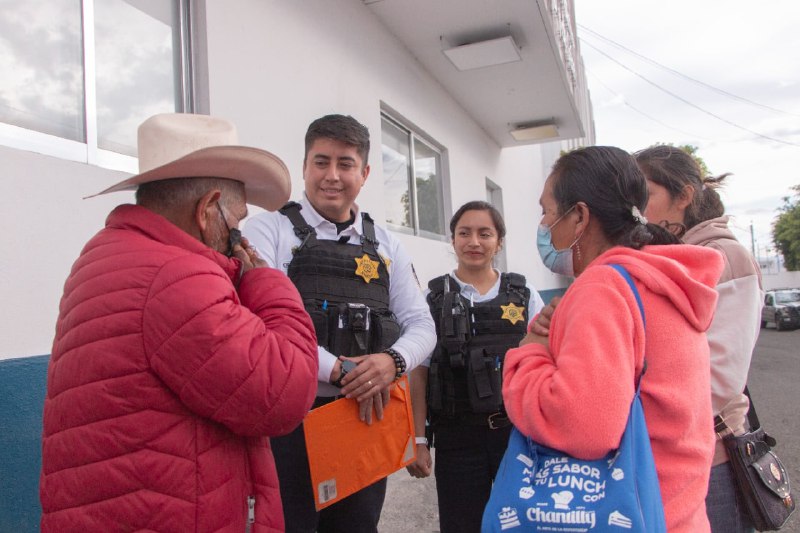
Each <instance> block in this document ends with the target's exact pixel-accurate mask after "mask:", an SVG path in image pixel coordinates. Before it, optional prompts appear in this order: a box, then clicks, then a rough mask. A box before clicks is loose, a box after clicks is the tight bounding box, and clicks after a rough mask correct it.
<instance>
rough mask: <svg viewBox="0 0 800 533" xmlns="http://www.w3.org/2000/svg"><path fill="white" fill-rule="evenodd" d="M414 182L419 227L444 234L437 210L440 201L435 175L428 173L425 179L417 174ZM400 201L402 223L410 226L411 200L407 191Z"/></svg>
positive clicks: (442, 222)
mask: <svg viewBox="0 0 800 533" xmlns="http://www.w3.org/2000/svg"><path fill="white" fill-rule="evenodd" d="M416 182H417V215H418V216H419V229H421V230H424V231H430V232H431V233H436V234H439V235H444V234H445V232H444V221H443V220H442V218H441V215H440V210H439V206H440V205H442V202H441V199H440V198H439V185H438V181H437V179H436V175H435V174H429V175H428V178H427V179H426V178H422V177H420V176H417V177H416ZM400 201H401V202H402V203H403V216H404V218H405V220H404V221H403V225H404V226H406V227H411V205H410V204H411V202H409V199H408V191H406V192H404V193H403V196H402V198H401V199H400Z"/></svg>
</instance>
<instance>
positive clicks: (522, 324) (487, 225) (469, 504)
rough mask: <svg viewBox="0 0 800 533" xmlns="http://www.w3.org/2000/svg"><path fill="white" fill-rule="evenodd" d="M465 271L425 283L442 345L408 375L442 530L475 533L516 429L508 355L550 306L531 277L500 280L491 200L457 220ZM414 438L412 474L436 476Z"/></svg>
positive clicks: (467, 207)
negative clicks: (507, 393)
mask: <svg viewBox="0 0 800 533" xmlns="http://www.w3.org/2000/svg"><path fill="white" fill-rule="evenodd" d="M450 233H451V235H452V244H453V249H454V251H455V254H456V258H457V259H458V266H457V267H456V269H455V270H454V271H453V272H451V273H450V274H445V275H444V276H440V277H438V278H434V279H432V280H431V281H430V283H428V293H427V299H428V305H429V307H430V309H431V314H432V315H433V319H434V321H435V322H436V333H437V338H438V342H437V344H436V348H435V350H434V352H433V354H432V355H431V358H430V359H429V360H428V361H426V362H425V363H423V365H421V366H419V367H417V368H416V369H414V371H413V372H412V374H411V394H412V399H413V408H414V422H415V425H416V431H417V435H425V434H426V431H425V429H426V420H427V421H428V422H429V423H430V427H429V429H430V430H431V431H430V433H431V435H432V442H431V444H432V445H435V447H436V469H435V470H436V471H435V475H436V491H437V494H438V499H439V525H440V531H441V532H442V533H472V532H475V533H478V532H479V531H480V528H481V518H482V515H483V508H484V507H485V506H486V502H487V501H488V500H489V493H490V491H491V488H492V481H493V480H494V476H495V474H496V472H497V468H498V466H499V465H500V460H501V459H502V457H503V452H505V449H506V446H507V445H508V437H509V434H510V432H511V423H510V422H509V421H508V417H507V416H506V413H505V410H504V408H503V398H502V388H501V376H502V365H503V359H504V358H505V353H506V350H508V349H509V348H511V347H514V346H517V344H518V343H519V341H520V340H521V339H522V337H524V336H525V331H526V328H527V326H528V320H529V318H530V317H533V316H534V315H535V314H536V313H537V312H538V311H539V309H541V308H542V306H543V305H544V304H543V302H542V299H541V298H540V297H539V294H538V293H537V292H536V291H535V290H533V288H532V287H530V286H529V285H528V284H527V283H526V281H525V277H524V276H522V275H520V274H514V273H500V272H499V271H498V270H497V269H496V268H494V267H493V259H494V257H495V255H496V254H497V253H498V252H499V251H500V249H501V247H502V246H503V239H504V238H505V235H506V227H505V223H504V222H503V217H502V216H501V215H500V213H499V212H498V211H497V209H495V208H494V207H493V206H492V205H491V204H489V203H487V202H481V201H475V202H468V203H466V204H464V205H463V206H461V208H459V209H458V211H456V213H455V215H453V218H452V219H451V220H450ZM427 445H428V442H427V440H426V439H425V438H424V437H418V438H417V460H416V462H414V463H412V464H411V465H409V466H408V471H409V473H410V474H411V475H412V476H414V477H427V476H428V475H430V472H431V463H432V460H431V454H430V451H429V449H428V446H427Z"/></svg>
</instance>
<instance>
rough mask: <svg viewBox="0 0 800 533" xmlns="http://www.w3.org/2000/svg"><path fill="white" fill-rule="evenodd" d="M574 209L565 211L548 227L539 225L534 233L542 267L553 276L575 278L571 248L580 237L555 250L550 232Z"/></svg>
mask: <svg viewBox="0 0 800 533" xmlns="http://www.w3.org/2000/svg"><path fill="white" fill-rule="evenodd" d="M574 208H575V206H574V205H573V206H572V207H570V208H569V209H567V211H566V212H565V213H564V214H563V215H561V216H560V217H558V219H557V220H556V221H555V222H553V223H552V224H551V225H550V226H547V225H545V224H539V229H538V230H537V232H536V248H537V249H538V250H539V256H540V257H541V258H542V262H543V263H544V266H546V267H547V268H549V269H550V271H551V272H553V273H555V274H561V275H562V276H570V277H574V276H575V268H574V266H573V264H572V247H573V246H575V243H577V242H578V240H580V238H581V235H578V237H577V238H576V239H575V240H574V241H572V244H570V245H569V246H568V247H566V248H564V249H563V250H556V247H555V246H554V245H553V235H552V233H551V232H550V230H551V229H552V228H554V227H555V226H556V224H558V223H559V222H561V219H562V218H564V217H565V216H567V213H569V212H570V211H572V210H573V209H574Z"/></svg>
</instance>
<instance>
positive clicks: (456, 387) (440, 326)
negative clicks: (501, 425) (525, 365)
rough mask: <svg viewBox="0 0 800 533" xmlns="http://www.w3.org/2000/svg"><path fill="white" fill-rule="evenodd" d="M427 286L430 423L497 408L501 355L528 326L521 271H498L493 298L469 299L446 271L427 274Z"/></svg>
mask: <svg viewBox="0 0 800 533" xmlns="http://www.w3.org/2000/svg"><path fill="white" fill-rule="evenodd" d="M428 288H429V289H430V293H429V294H428V306H429V307H430V310H431V315H433V319H434V322H435V323H436V336H437V339H438V340H437V343H436V348H435V349H434V352H433V355H432V357H431V367H430V372H429V374H428V412H429V414H430V417H431V422H432V423H433V424H435V423H436V422H437V420H442V419H447V418H458V417H460V416H462V415H464V414H467V413H496V412H500V411H502V409H503V396H502V386H501V385H502V383H501V380H502V376H503V360H504V359H505V354H506V351H507V350H508V349H509V348H514V347H516V346H517V345H518V344H519V341H520V340H522V337H524V336H525V333H526V330H527V326H528V311H529V310H528V309H527V306H528V300H529V298H530V294H531V293H530V289H528V287H526V286H525V276H522V275H520V274H513V273H509V274H501V276H500V290H499V292H498V295H497V297H495V298H494V299H492V300H489V301H487V302H480V303H473V304H470V301H469V299H467V298H465V297H464V296H462V295H461V292H460V286H459V284H458V282H457V281H456V280H455V279H453V278H452V277H451V276H450V275H446V276H441V277H438V278H435V279H432V280H431V281H430V282H429V283H428Z"/></svg>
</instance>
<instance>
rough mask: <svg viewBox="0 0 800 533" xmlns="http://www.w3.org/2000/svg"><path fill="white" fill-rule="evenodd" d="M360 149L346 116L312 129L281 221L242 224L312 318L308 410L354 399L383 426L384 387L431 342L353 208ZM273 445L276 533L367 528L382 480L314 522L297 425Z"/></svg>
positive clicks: (379, 243)
mask: <svg viewBox="0 0 800 533" xmlns="http://www.w3.org/2000/svg"><path fill="white" fill-rule="evenodd" d="M369 146H370V142H369V131H368V130H367V128H366V127H365V126H364V125H363V124H360V123H359V122H358V121H357V120H356V119H354V118H353V117H351V116H343V115H327V116H324V117H321V118H319V119H317V120H315V121H313V122H312V123H311V124H310V125H309V127H308V130H307V132H306V138H305V160H304V161H303V181H304V183H305V191H304V196H303V198H302V199H301V201H300V202H299V203H294V202H292V203H290V204H288V205H286V206H284V207H283V208H282V209H281V210H280V213H263V214H261V215H258V216H256V217H253V218H252V219H250V221H248V223H247V226H246V228H245V233H246V234H247V235H248V237H249V238H250V239H251V241H252V242H253V244H254V245H255V246H256V248H257V249H258V250H259V252H261V253H262V254H263V255H262V257H264V259H266V261H267V263H268V264H270V265H271V266H274V267H275V268H279V269H281V270H283V271H284V272H287V274H288V276H289V278H290V279H291V280H292V281H293V282H294V283H295V285H296V286H297V288H298V290H299V291H300V294H301V295H302V297H303V301H304V303H305V305H306V310H307V311H308V313H309V314H310V315H311V318H312V320H313V321H314V325H315V327H316V332H317V342H318V343H319V375H318V379H319V384H318V387H319V389H318V395H317V399H316V402H315V406H319V405H323V404H326V403H329V402H331V401H333V400H335V399H336V398H338V397H340V396H348V397H351V398H355V399H356V400H357V401H358V402H359V407H360V415H361V419H362V420H363V421H364V422H366V423H370V422H371V420H372V416H373V411H374V413H375V416H376V417H377V418H381V417H382V410H383V407H384V406H385V403H384V402H385V401H386V400H388V389H389V387H390V386H391V384H392V383H393V382H394V381H395V380H397V379H398V378H399V377H401V376H402V375H403V374H404V373H406V372H407V371H409V370H411V369H412V368H414V367H415V366H416V365H418V364H419V363H420V362H422V361H423V360H424V359H425V358H426V357H427V356H428V354H430V352H431V351H432V350H433V348H434V345H435V343H436V331H435V327H434V324H433V319H432V318H431V315H430V311H429V310H428V305H427V303H426V302H425V298H423V296H422V291H421V290H420V287H419V283H418V281H417V279H416V275H415V274H414V267H413V266H412V263H411V258H410V257H409V255H408V253H407V252H406V251H405V250H404V249H403V247H402V245H401V244H400V242H399V241H398V240H397V239H396V238H395V237H394V236H393V235H392V234H391V233H389V232H388V231H386V230H385V229H384V228H381V227H379V226H377V225H376V224H374V222H373V221H372V218H371V217H370V216H369V215H368V214H367V213H363V212H359V207H358V205H356V203H355V200H356V198H357V197H358V194H359V192H360V191H361V188H362V187H363V186H364V183H365V182H366V180H367V177H368V176H369V170H370V167H369V164H368V161H367V157H368V154H369ZM354 363H355V364H354ZM348 367H350V369H349V370H348ZM273 448H274V452H275V462H276V464H277V467H278V476H279V479H280V483H281V496H282V499H283V504H284V515H285V519H286V528H287V531H291V532H298V533H300V532H309V533H310V532H314V531H317V530H318V531H326V532H339V533H372V532H375V531H377V526H378V522H379V520H380V514H381V509H382V507H383V501H384V496H385V494H386V479H383V480H381V481H378V482H376V483H374V484H373V485H370V486H369V487H366V488H364V489H362V490H360V491H358V492H356V493H355V494H353V495H351V496H348V497H346V498H344V499H342V500H340V501H338V502H336V503H333V504H332V505H330V506H329V507H326V508H325V509H323V510H322V511H321V512H319V513H317V512H316V510H315V506H314V496H313V494H314V493H313V489H312V487H311V479H310V473H309V467H308V458H307V452H306V445H305V437H304V433H303V428H302V427H301V428H298V429H297V430H295V431H294V432H292V433H291V434H289V435H287V436H285V437H281V438H280V439H276V440H275V441H274V443H273Z"/></svg>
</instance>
